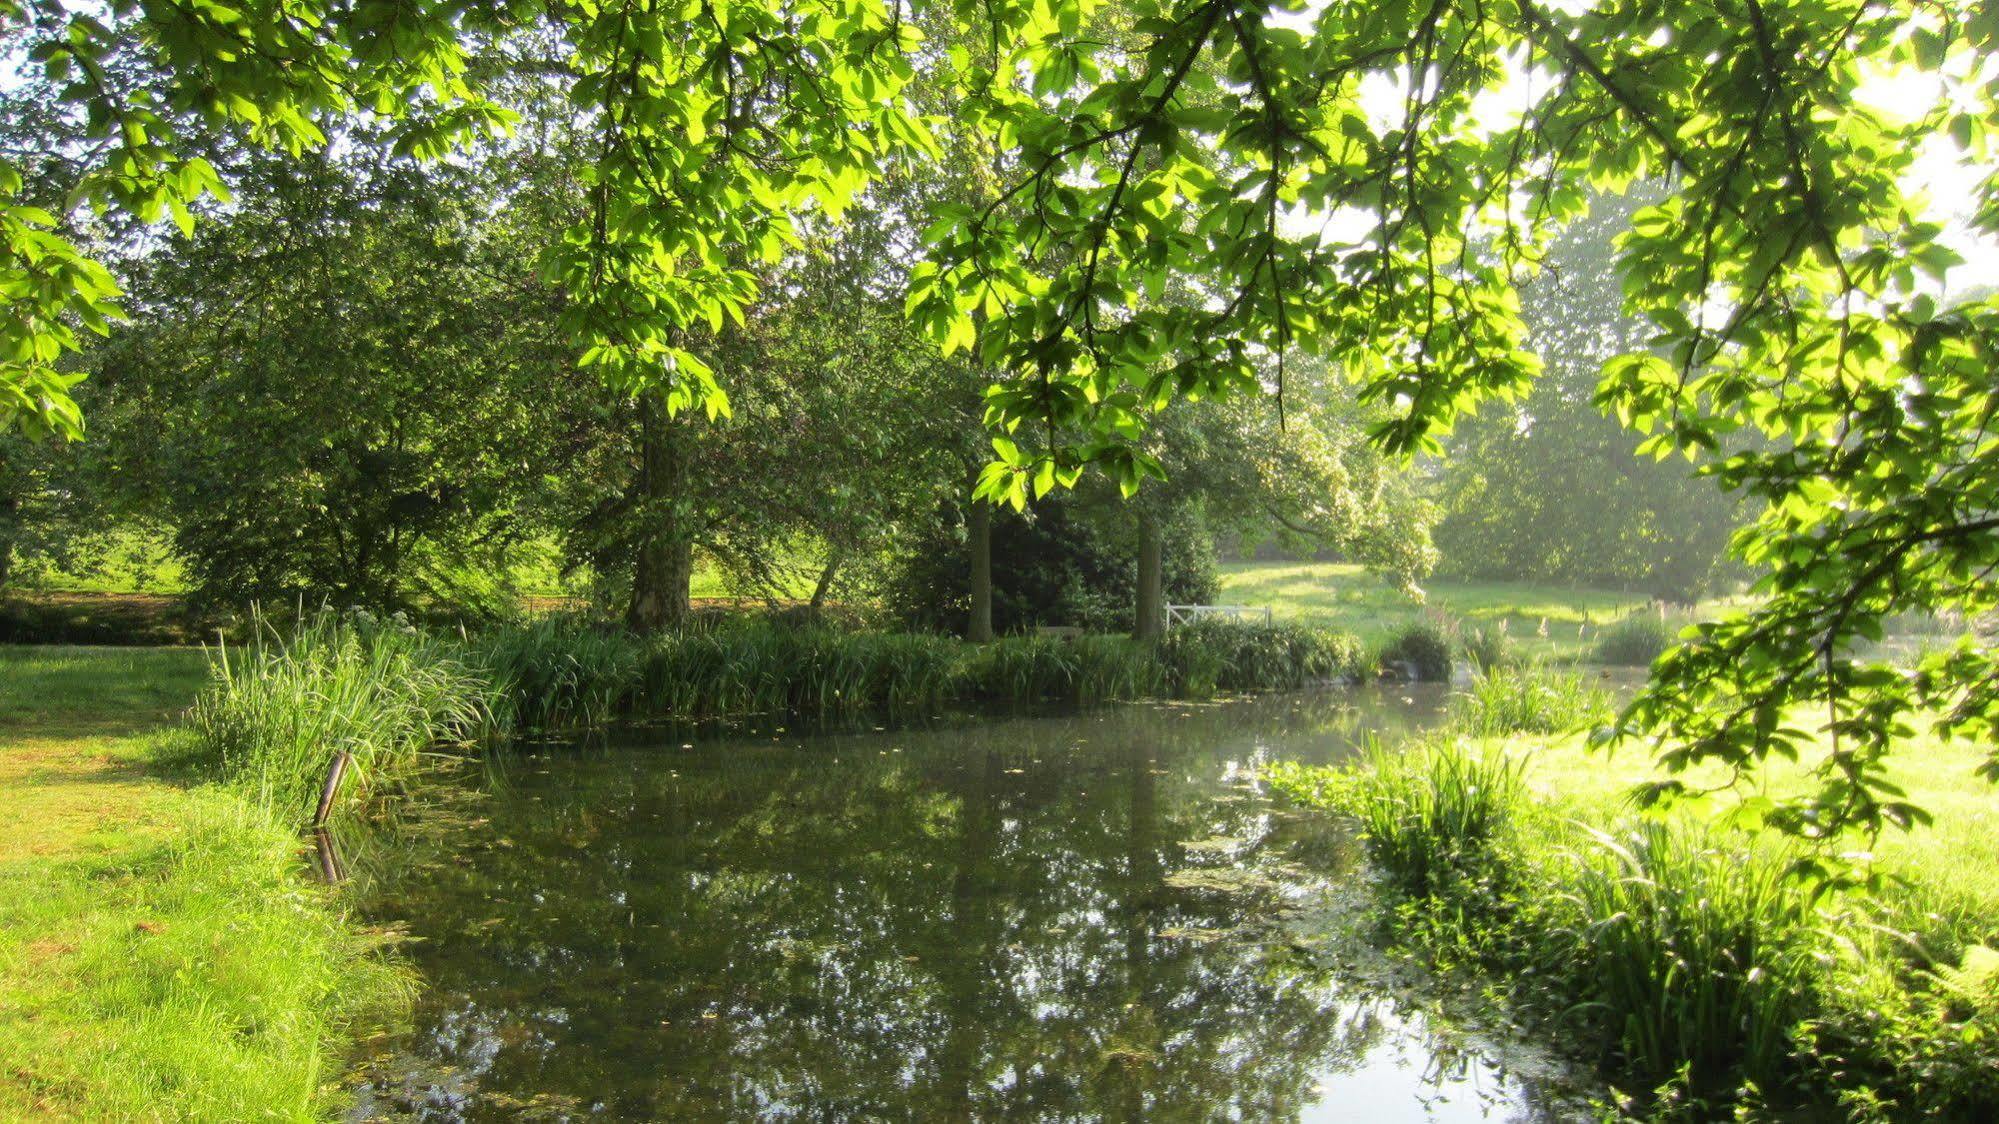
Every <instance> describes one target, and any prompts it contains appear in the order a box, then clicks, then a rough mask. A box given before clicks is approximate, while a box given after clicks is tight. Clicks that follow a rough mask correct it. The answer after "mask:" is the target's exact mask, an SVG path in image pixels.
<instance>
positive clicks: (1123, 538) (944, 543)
mask: <svg viewBox="0 0 1999 1124" xmlns="http://www.w3.org/2000/svg"><path fill="white" fill-rule="evenodd" d="M991 516H992V531H993V534H992V550H993V555H992V574H993V627H994V628H995V629H996V630H997V631H998V632H999V633H1000V634H1001V635H1006V634H1008V633H1017V632H1029V631H1032V630H1033V629H1034V628H1035V627H1036V626H1037V625H1056V626H1066V627H1074V628H1080V629H1083V630H1085V631H1088V632H1106V633H1110V632H1130V631H1131V626H1132V614H1133V611H1134V609H1135V607H1136V604H1137V596H1138V587H1137V570H1138V561H1137V559H1138V554H1137V543H1138V538H1137V533H1136V530H1135V528H1134V527H1133V525H1132V522H1131V513H1130V510H1129V509H1128V508H1125V507H1124V506H1123V505H1122V504H1121V503H1116V502H1110V503H1105V502H1101V501H1093V500H1092V499H1091V498H1090V497H1089V496H1087V495H1078V494H1077V493H1074V492H1071V491H1068V490H1066V489H1064V490H1060V491H1057V492H1053V493H1050V494H1049V495H1047V496H1045V497H1043V498H1042V499H1040V500H1037V501H1035V502H1034V503H1033V504H1031V505H1030V506H1029V508H1028V510H1027V511H1026V512H1024V513H1021V512H1015V511H1013V510H1012V509H1011V508H1007V507H1000V508H996V509H994V510H993V511H992V512H991ZM898 554H899V557H898V558H897V559H896V560H895V561H894V562H893V564H891V565H889V566H888V567H886V568H885V572H884V576H883V578H882V580H881V586H882V588H881V590H880V593H881V595H882V601H883V602H884V604H885V605H886V607H887V609H888V614H889V616H890V617H891V618H892V619H894V620H895V621H897V622H899V623H900V624H902V625H903V626H904V627H907V628H914V629H919V630H922V631H927V632H944V633H949V634H951V635H963V634H964V631H965V624H966V622H967V620H968V619H969V617H970V613H971V592H970V591H971V563H970V560H969V556H968V554H967V552H966V546H965V531H964V521H963V516H962V514H961V513H960V512H958V511H957V510H955V509H949V508H947V509H945V510H942V511H940V512H939V513H938V516H937V518H936V519H934V520H932V521H929V523H928V525H927V526H923V527H919V528H918V529H917V530H916V531H915V532H914V534H913V535H912V536H911V538H910V541H908V542H906V543H904V544H901V546H900V547H899V550H898ZM1162 559H1163V562H1164V567H1165V570H1164V573H1163V575H1162V581H1163V584H1164V592H1165V596H1166V599H1167V600H1168V601H1172V602H1175V603H1181V604H1207V603H1209V602H1212V601H1213V600H1214V599H1215V591H1216V589H1217V588H1218V584H1217V583H1218V580H1219V579H1218V577H1217V572H1216V569H1215V562H1214V548H1213V544H1212V543H1211V542H1210V541H1209V540H1208V539H1207V537H1206V534H1205V532H1203V531H1202V529H1201V527H1200V526H1199V522H1198V520H1191V519H1183V520H1175V521H1173V522H1171V523H1170V524H1169V525H1168V526H1167V527H1166V530H1165V544H1164V551H1163V553H1162Z"/></svg>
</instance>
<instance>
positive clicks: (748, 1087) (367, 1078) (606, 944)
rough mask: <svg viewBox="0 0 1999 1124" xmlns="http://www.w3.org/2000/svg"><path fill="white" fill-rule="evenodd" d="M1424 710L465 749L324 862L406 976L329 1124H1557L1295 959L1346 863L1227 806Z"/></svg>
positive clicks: (1513, 1064) (1208, 707)
mask: <svg viewBox="0 0 1999 1124" xmlns="http://www.w3.org/2000/svg"><path fill="white" fill-rule="evenodd" d="M1442 705H1443V695H1442V692H1441V689H1439V688H1435V687H1421V688H1393V689H1387V690H1382V689H1373V688H1369V689H1361V690H1358V691H1352V692H1329V691H1321V692H1307V693H1304V694H1297V695H1286V696H1267V697H1263V698H1258V699H1247V700H1233V701H1226V702H1220V703H1211V704H1137V705H1132V706H1123V707H1117V708H1111V709H1105V710H1098V711H1091V712H1088V713H1084V714H1079V715H1068V716H1053V717H1022V718H1013V719H1003V720H980V721H966V722H954V723H946V724H942V725H938V726H933V727H930V728H926V729H916V730H904V731H899V732H889V731H870V732H862V733H853V734H830V735H811V736H802V737H801V736H795V735H793V734H790V733H786V732H775V733H763V734H756V735H721V736H716V737H706V738H704V737H695V738H692V739H690V740H684V741H683V740H679V739H677V738H676V739H674V740H672V741H669V742H666V743H665V744H652V743H649V742H648V741H646V740H643V739H642V740H640V741H638V742H636V743H630V742H621V743H617V744H610V745H600V746H597V747H594V748H591V747H582V748H576V747H568V746H565V747H562V748H560V749H559V750H556V751H551V752H547V753H535V752H531V751H530V752H522V753H517V754H512V755H505V756H499V757H495V758H493V759H491V760H490V761H488V762H487V763H485V764H484V765H483V766H479V767H474V768H470V769H468V770H465V771H463V772H461V773H460V774H459V775H457V776H455V777H453V778H451V779H449V780H447V781H444V782H442V784H441V790H440V791H439V792H438V793H437V794H436V796H437V799H435V800H433V801H430V802H428V803H427V804H426V806H425V807H426V811H425V813H423V814H420V815H412V816H408V817H402V820H403V825H402V826H401V827H396V826H393V825H394V824H395V822H396V821H397V820H398V817H397V816H396V814H395V809H394V808H393V807H390V808H388V809H385V822H386V823H388V824H390V825H391V826H378V827H377V828H375V829H374V835H373V836H372V837H365V836H364V837H362V838H357V839H354V840H353V841H352V842H351V843H350V846H349V851H350V867H351V869H352V870H353V871H354V884H355V889H356V891H357V893H358V894H359V896H360V900H361V901H362V902H363V903H364V905H363V909H364V912H365V913H366V915H368V916H371V917H373V918H375V919H377V920H380V921H385V922H386V921H396V922H399V923H402V924H406V925H407V926H408V928H409V931H410V933H411V935H412V936H413V937H415V938H416V939H415V940H414V941H412V942H411V943H410V944H409V945H408V946H407V947H408V955H409V956H410V958H411V960H412V962H413V964H414V966H415V967H416V968H417V970H418V971H419V972H420V973H421V975H422V976H423V978H424V979H425V981H426V986H425V989H424V992H423V995H422V997H421V998H420V999H419V1001H418V1005H417V1010H416V1015H415V1018H414V1021H413V1023H412V1024H411V1026H410V1027H409V1029H408V1030H407V1032H406V1033H403V1034H401V1035H398V1036H396V1037H395V1038H393V1039H392V1040H390V1041H387V1042H385V1043H383V1044H381V1045H380V1047H379V1048H378V1049H376V1050H374V1051H372V1052H371V1054H372V1056H371V1058H370V1060H369V1061H368V1062H367V1063H366V1064H364V1065H363V1066H361V1067H359V1068H358V1069H357V1070H356V1071H355V1072H354V1073H353V1074H352V1075H351V1077H350V1081H351V1083H352V1085H353V1086H354V1088H355V1092H356V1102H355V1109H354V1112H353V1115H352V1118H353V1119H446V1120H500V1119H512V1118H516V1117H517V1116H518V1115H520V1114H521V1113H524V1112H543V1113H548V1114H551V1115H555V1116H563V1115H570V1114H574V1115H592V1116H593V1117H595V1118H607V1119H752V1118H758V1119H964V1118H976V1119H993V1118H1001V1117H1005V1118H1027V1119H1053V1118H1061V1119H1113V1120H1136V1119H1211V1118H1216V1117H1232V1118H1240V1119H1305V1120H1344V1119H1356V1118H1359V1117H1358V1116H1356V1115H1354V1114H1356V1113H1364V1114H1365V1116H1366V1118H1368V1119H1375V1120H1412V1121H1414V1120H1478V1119H1487V1118H1489V1117H1498V1118H1511V1119H1521V1118H1526V1119H1562V1118H1565V1116H1564V1110H1563V1107H1562V1106H1563V1104H1564V1103H1565V1102H1563V1101H1562V1100H1561V1098H1560V1095H1559V1094H1560V1090H1561V1089H1563V1088H1565V1087H1566V1082H1565V1081H1563V1080H1562V1078H1561V1071H1560V1070H1559V1068H1557V1067H1554V1066H1552V1065H1550V1064H1549V1063H1548V1062H1547V1061H1546V1060H1545V1059H1543V1058H1540V1057H1539V1056H1538V1055H1536V1054H1534V1053H1533V1052H1532V1051H1530V1050H1526V1049H1525V1048H1523V1047H1517V1046H1515V1047H1510V1048H1507V1049H1501V1048H1497V1047H1495V1046H1494V1045H1493V1044H1492V1043H1490V1042H1487V1041H1484V1040H1482V1039H1480V1038H1478V1037H1476V1036H1473V1035H1470V1034H1467V1033H1465V1032H1462V1031H1458V1030H1454V1029H1453V1028H1452V1027H1451V1026H1450V1025H1449V1024H1448V1023H1437V1022H1433V1021H1431V1020H1429V1019H1426V1018H1425V1017H1424V1016H1423V1015H1422V1014H1420V1013H1418V1012H1417V1011H1416V1009H1415V1007H1414V1006H1413V1005H1411V1004H1410V1003H1409V1002H1407V1001H1406V1000H1405V999H1404V998H1402V997H1401V996H1400V995H1399V993H1398V991H1397V990H1396V989H1394V988H1392V987H1388V986H1384V985H1383V983H1382V981H1380V980H1372V981H1367V980H1363V979H1361V978H1360V977H1358V976H1356V975H1354V974H1353V972H1352V971H1351V970H1350V969H1351V966H1352V964H1353V962H1354V961H1355V959H1356V958H1357V957H1359V955H1360V954H1359V953H1358V951H1356V950H1354V949H1346V950H1344V951H1339V950H1333V951H1330V952H1328V951H1326V950H1323V949H1321V948H1319V947H1318V945H1317V944H1316V943H1315V941H1314V939H1313V937H1314V936H1316V933H1317V931H1318V929H1319V928H1320V927H1319V926H1318V925H1317V924H1316V923H1314V924H1307V923H1306V922H1305V920H1304V918H1305V917H1306V915H1307V914H1308V913H1314V912H1315V911H1316V910H1317V909H1318V908H1319V905H1318V903H1320V902H1321V901H1322V900H1323V899H1324V898H1325V896H1326V895H1327V894H1328V893H1329V892H1330V890H1331V889H1332V888H1333V887H1334V886H1335V885H1336V884H1338V883H1340V882H1342V881H1345V880H1350V879H1351V878H1353V877H1354V871H1355V866H1354V859H1355V857H1356V856H1357V848H1356V845H1355V843H1354V841H1353V839H1352V837H1351V836H1350V835H1349V834H1348V833H1347V832H1346V831H1345V830H1344V829H1343V828H1341V827H1340V826H1339V825H1336V824H1333V823H1331V822H1329V821H1327V820H1325V819H1323V818H1322V817H1314V816H1310V815H1302V814H1293V813H1286V812H1283V811H1281V810H1280V809H1278V808H1276V807H1274V806H1273V805H1272V803H1271V802H1270V801H1269V800H1268V799H1267V798H1266V796H1265V794H1264V793H1263V791H1262V790H1261V786H1260V785H1259V784H1258V783H1257V782H1256V781H1255V779H1254V778H1255V773H1256V770H1257V769H1258V768H1259V767H1260V766H1262V765H1263V764H1265V763H1267V762H1268V761H1271V760H1274V759H1277V758H1284V759H1294V760H1305V761H1332V760H1339V759H1343V758H1344V757H1346V756H1348V755H1350V754H1351V753H1352V752H1353V747H1354V746H1355V745H1356V744H1358V743H1359V742H1360V741H1361V740H1363V739H1364V737H1365V736H1366V735H1368V734H1370V733H1376V732H1383V731H1385V732H1387V733H1389V734H1393V733H1394V732H1395V731H1397V730H1405V731H1406V730H1411V729H1415V728H1417V727H1420V726H1423V725H1427V724H1428V723H1430V722H1432V721H1434V720H1435V719H1436V718H1437V716H1438V715H1439V714H1440V713H1441V709H1442ZM440 806H442V807H445V808H448V809H449V810H448V811H443V812H440V811H437V810H436V809H437V808H438V807H440ZM350 830H351V829H350ZM1341 964H1345V965H1346V968H1345V969H1343V968H1341V967H1338V965H1341Z"/></svg>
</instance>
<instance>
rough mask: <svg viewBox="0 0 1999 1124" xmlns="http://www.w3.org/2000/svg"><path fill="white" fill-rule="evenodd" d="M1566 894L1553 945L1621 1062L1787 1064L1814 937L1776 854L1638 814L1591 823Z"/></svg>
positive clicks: (1653, 1071)
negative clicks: (1569, 907) (1610, 829)
mask: <svg viewBox="0 0 1999 1124" xmlns="http://www.w3.org/2000/svg"><path fill="white" fill-rule="evenodd" d="M1588 834H1589V836H1590V839H1591V843H1590V845H1588V846H1586V847H1584V848H1582V849H1579V850H1578V851H1577V852H1575V873H1574V876H1573V877H1572V878H1571V879H1569V880H1567V882H1568V884H1567V885H1566V886H1564V887H1563V890H1564V892H1565V893H1566V895H1567V896H1568V898H1569V900H1571V901H1572V902H1573V904H1574V906H1575V911H1576V912H1575V917H1574V920H1573V922H1572V925H1571V927H1570V928H1568V929H1567V930H1566V931H1565V932H1564V933H1563V934H1562V936H1564V937H1565V938H1566V940H1564V941H1560V942H1557V947H1558V948H1559V947H1565V948H1566V950H1567V952H1568V954H1569V956H1570V957H1571V959H1570V960H1569V964H1570V966H1571V969H1572V974H1571V975H1570V979H1571V980H1572V981H1573V982H1574V989H1575V991H1576V994H1575V995H1574V996H1573V998H1574V999H1575V1000H1577V1001H1578V1002H1579V1003H1580V1004H1582V1005H1583V1009H1586V1010H1590V1011H1594V1012H1598V1013H1599V1017H1600V1018H1601V1019H1602V1021H1603V1022H1604V1023H1605V1024H1606V1026H1607V1029H1608V1031H1609V1033H1610V1036H1611V1037H1612V1038H1614V1040H1615V1041H1616V1043H1617V1048H1618V1051H1619V1053H1620V1054H1621V1056H1622V1061H1623V1063H1624V1068H1626V1069H1627V1070H1629V1071H1633V1072H1636V1073H1639V1074H1642V1075H1644V1076H1646V1077H1647V1078H1650V1079H1654V1080H1663V1079H1666V1078H1669V1077H1672V1076H1674V1074H1675V1073H1676V1072H1678V1071H1680V1070H1682V1069H1683V1068H1684V1069H1685V1070H1686V1071H1687V1077H1688V1078H1690V1079H1691V1081H1692V1083H1693V1084H1694V1085H1695V1086H1696V1087H1700V1086H1706V1087H1714V1086H1716V1085H1717V1084H1719V1083H1722V1082H1725V1081H1734V1080H1737V1079H1739V1078H1744V1077H1746V1078H1748V1079H1749V1080H1751V1081H1754V1082H1757V1083H1758V1084H1759V1085H1761V1086H1763V1087H1764V1088H1766V1089H1767V1088H1774V1087H1775V1086H1776V1084H1777V1083H1778V1082H1780V1081H1781V1080H1783V1078H1784V1077H1785V1076H1786V1074H1787V1073H1788V1072H1790V1071H1792V1070H1794V1069H1795V1068H1796V1067H1795V1062H1794V1059H1793V1046H1794V1043H1793V1034H1794V1032H1795V1031H1796V1030H1797V1028H1798V1024H1799V1022H1800V1020H1801V1019H1802V1018H1803V1017H1804V1016H1805V1014H1806V1013H1807V1011H1808V1010H1809V1009H1810V996H1809V994H1808V989H1807V979H1808V977H1809V975H1810V972H1811V969H1812V964H1811V957H1812V955H1813V953H1815V952H1818V951H1821V950H1822V946H1821V942H1819V941H1818V940H1817V939H1816V934H1814V933H1813V931H1812V920H1813V917H1812V910H1811V897H1810V895H1809V894H1808V893H1806V892H1804V891H1803V890H1802V889H1801V888H1800V887H1799V886H1798V885H1797V884H1796V883H1795V882H1792V881H1789V880H1787V879H1786V877H1785V875H1784V864H1783V863H1782V862H1779V861H1775V860H1774V859H1772V858H1771V857H1768V856H1761V855H1756V854H1752V853H1749V852H1747V851H1744V850H1742V849H1741V848H1739V847H1727V846H1720V845H1717V844H1716V843H1713V842H1711V841H1709V840H1708V839H1706V838H1704V837H1703V836H1702V835H1701V834H1700V833H1699V832H1698V831H1696V830H1694V829H1691V828H1681V829H1674V828H1670V827H1668V826H1667V825H1665V824H1663V823H1659V822H1643V823H1639V824H1637V825H1636V826H1635V827H1632V828H1629V829H1627V830H1625V831H1622V832H1620V833H1618V834H1616V835H1612V834H1609V833H1606V832H1601V831H1594V830H1591V831H1589V833H1588Z"/></svg>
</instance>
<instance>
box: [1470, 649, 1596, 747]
mask: <svg viewBox="0 0 1999 1124" xmlns="http://www.w3.org/2000/svg"><path fill="white" fill-rule="evenodd" d="M1610 704H1611V700H1610V693H1609V692H1608V691H1605V690H1603V689H1602V688H1601V687H1598V686H1597V685H1596V684H1595V683H1593V682H1591V681H1590V680H1589V679H1588V678H1587V677H1585V676H1584V675H1583V673H1582V672H1579V671H1561V670H1556V669H1554V668H1549V667H1542V666H1531V665H1530V666H1523V667H1512V668H1502V667H1491V668H1486V669H1484V670H1481V671H1478V672H1476V673H1475V674H1473V676H1472V681H1471V685H1470V686H1469V687H1467V688H1466V689H1465V690H1463V691H1460V692H1457V693H1455V694H1453V695H1452V696H1451V702H1450V719H1449V722H1450V726H1451V728H1452V729H1453V730H1456V731H1457V732H1459V733H1462V734H1465V735H1467V736H1470V737H1500V736H1503V735H1506V734H1559V733H1563V732H1565V731H1569V730H1576V729H1580V728H1582V727H1584V726H1586V725H1589V724H1591V723H1593V722H1597V721H1600V720H1602V719H1604V718H1606V717H1608V716H1609V713H1610Z"/></svg>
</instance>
